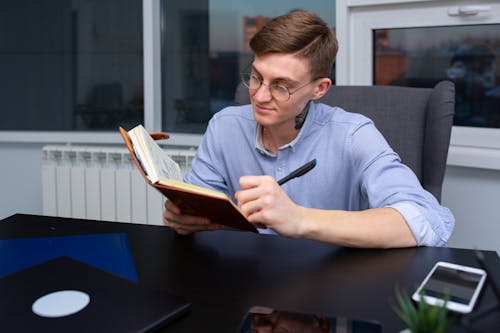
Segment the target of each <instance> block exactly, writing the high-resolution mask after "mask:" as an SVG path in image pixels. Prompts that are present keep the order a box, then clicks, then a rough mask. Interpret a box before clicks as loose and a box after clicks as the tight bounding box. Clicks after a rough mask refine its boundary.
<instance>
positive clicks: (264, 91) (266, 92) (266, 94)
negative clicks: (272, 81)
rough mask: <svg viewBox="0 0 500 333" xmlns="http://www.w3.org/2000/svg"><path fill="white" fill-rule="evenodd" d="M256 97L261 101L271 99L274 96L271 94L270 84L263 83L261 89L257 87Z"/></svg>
mask: <svg viewBox="0 0 500 333" xmlns="http://www.w3.org/2000/svg"><path fill="white" fill-rule="evenodd" d="M254 98H255V99H256V100H257V101H260V102H268V101H270V100H271V99H272V98H273V96H272V94H271V89H270V88H269V86H268V85H267V84H265V83H262V85H261V86H260V87H259V89H257V91H256V92H255V94H254Z"/></svg>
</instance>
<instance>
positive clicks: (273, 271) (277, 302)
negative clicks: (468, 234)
mask: <svg viewBox="0 0 500 333" xmlns="http://www.w3.org/2000/svg"><path fill="white" fill-rule="evenodd" d="M99 232H126V233H127V234H128V237H129V242H130V246H131V249H132V253H133V256H134V260H135V264H136V268H137V272H138V274H139V281H140V283H141V284H142V285H145V286H147V287H150V288H154V289H159V290H166V291H168V292H170V293H173V294H177V295H182V296H184V297H186V298H187V299H189V300H190V301H191V302H192V303H193V306H192V310H191V312H190V313H189V314H188V315H186V316H184V317H183V318H181V319H179V320H178V321H176V322H175V323H173V325H170V326H168V327H166V328H165V329H164V330H163V331H164V332H179V333H182V332H190V333H191V332H228V333H231V332H235V331H236V329H237V327H238V324H239V322H240V320H241V319H242V317H243V315H244V313H245V312H246V310H247V309H248V308H249V307H250V306H252V305H266V306H271V307H275V308H282V309H288V310H297V311H302V312H315V313H320V314H330V315H339V316H345V317H348V318H353V319H354V318H358V319H372V320H377V321H379V322H380V323H382V324H383V327H384V332H397V331H399V330H401V329H402V328H403V324H402V323H401V322H400V321H399V319H398V318H397V316H396V315H395V314H394V312H393V311H392V309H391V307H390V305H389V299H394V286H395V284H396V283H399V285H400V286H401V288H404V289H406V290H407V291H408V292H409V293H410V292H412V291H413V290H414V288H415V287H416V286H417V284H418V282H420V281H422V279H423V278H424V277H425V275H426V274H427V273H428V272H429V270H430V269H431V268H432V266H433V265H434V263H435V262H436V261H439V260H442V261H450V262H455V263H459V264H465V265H471V266H477V263H476V261H475V257H474V253H473V252H472V251H470V250H461V249H451V248H409V249H396V250H359V249H348V248H343V247H338V246H334V245H330V244H326V243H320V242H313V241H308V240H292V239H286V238H282V237H277V236H272V235H256V234H252V233H247V232H234V231H217V232H202V233H198V234H196V235H193V236H188V237H185V236H179V235H176V234H175V233H174V232H173V231H171V230H170V229H168V228H165V227H160V226H146V225H136V224H126V223H116V222H99V221H88V220H76V219H67V218H54V217H42V216H34V215H20V214H18V215H13V216H11V217H9V218H7V219H4V220H3V221H1V222H0V238H1V239H8V238H15V237H41V236H59V235H75V234H87V233H99ZM485 256H486V258H487V259H488V260H489V261H490V262H491V261H493V262H495V263H497V266H498V267H500V265H498V263H500V260H499V258H498V256H497V254H496V253H495V252H492V251H486V252H485ZM490 302H494V297H493V293H492V290H491V287H489V286H488V287H487V288H486V290H485V293H484V295H483V296H482V297H481V299H480V302H479V304H478V306H476V309H477V308H483V307H485V306H486V305H487V304H488V303H490ZM494 319H495V321H496V323H497V324H498V321H497V320H496V318H494ZM0 325H1V324H0ZM488 325H490V324H488ZM456 326H457V325H456ZM493 327H495V326H493ZM497 328H498V326H497ZM453 331H457V332H462V331H465V330H464V329H463V328H462V327H459V326H458V327H454V329H453ZM486 331H491V330H486Z"/></svg>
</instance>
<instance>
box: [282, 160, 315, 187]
mask: <svg viewBox="0 0 500 333" xmlns="http://www.w3.org/2000/svg"><path fill="white" fill-rule="evenodd" d="M315 166H316V159H314V160H312V161H311V162H307V163H306V164H304V165H303V166H301V167H300V168H298V169H296V170H294V171H292V172H291V173H290V174H289V175H288V176H286V177H284V178H281V179H280V180H278V184H279V185H283V184H285V183H286V182H287V181H289V180H290V179H293V178H297V177H300V176H302V175H304V174H306V173H308V172H309V171H311V170H312V169H313V168H314V167H315Z"/></svg>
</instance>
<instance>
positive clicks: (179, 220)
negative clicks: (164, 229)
mask: <svg viewBox="0 0 500 333" xmlns="http://www.w3.org/2000/svg"><path fill="white" fill-rule="evenodd" d="M163 222H164V224H165V225H166V226H168V227H170V228H172V229H174V230H175V231H176V232H177V233H178V234H181V235H188V234H191V233H193V232H197V231H204V230H219V229H220V228H221V226H220V225H219V224H215V223H211V222H210V220H209V219H207V218H205V217H202V216H193V215H185V214H182V212H181V210H180V209H179V207H178V206H176V205H175V204H174V203H172V202H171V201H169V200H167V201H166V202H165V212H164V213H163Z"/></svg>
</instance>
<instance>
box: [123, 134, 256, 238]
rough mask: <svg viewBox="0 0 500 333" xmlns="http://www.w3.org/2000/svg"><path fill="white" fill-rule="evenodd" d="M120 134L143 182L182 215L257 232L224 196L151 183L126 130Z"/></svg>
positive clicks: (187, 187) (156, 135)
mask: <svg viewBox="0 0 500 333" xmlns="http://www.w3.org/2000/svg"><path fill="white" fill-rule="evenodd" d="M119 130H120V134H121V135H122V137H123V140H124V141H125V145H126V146H127V148H128V150H129V152H130V155H131V156H132V160H133V161H134V163H135V165H136V166H137V169H139V171H140V173H141V175H142V176H143V177H144V180H145V181H146V182H147V183H148V184H149V185H151V186H153V187H154V188H156V189H157V190H158V191H160V192H161V193H162V194H163V195H164V196H166V197H167V198H168V199H169V200H171V201H172V202H173V203H174V204H176V205H177V206H178V207H179V208H180V209H181V210H182V212H183V213H184V214H189V215H196V216H203V217H207V218H209V219H210V220H211V221H212V222H214V223H219V224H222V225H225V226H228V227H231V228H237V229H241V230H246V231H252V232H257V229H256V228H255V227H254V226H253V224H251V223H250V222H248V220H247V219H246V218H245V216H244V215H243V214H242V213H241V211H240V210H239V209H238V208H237V207H236V206H235V205H234V204H233V203H232V202H231V200H230V199H229V198H228V197H227V196H226V195H224V196H223V197H222V196H221V195H222V193H221V192H220V193H221V195H211V194H209V193H199V192H196V191H192V190H190V189H189V185H188V186H186V188H179V187H176V186H169V185H166V184H160V183H158V182H156V183H152V182H151V181H150V180H149V178H148V177H147V175H146V173H145V172H144V170H143V168H142V166H141V163H140V162H139V160H138V159H137V155H136V153H135V151H134V147H133V144H132V141H131V140H130V136H129V134H128V132H127V131H126V130H124V129H123V128H122V127H120V128H119ZM151 136H152V137H153V139H157V138H160V139H165V138H168V135H167V134H166V133H155V134H151Z"/></svg>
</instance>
